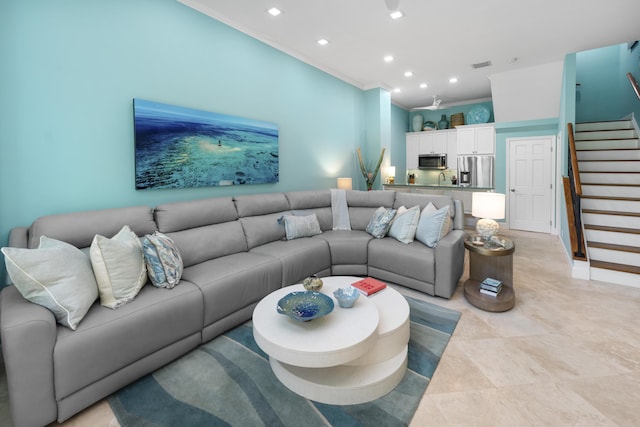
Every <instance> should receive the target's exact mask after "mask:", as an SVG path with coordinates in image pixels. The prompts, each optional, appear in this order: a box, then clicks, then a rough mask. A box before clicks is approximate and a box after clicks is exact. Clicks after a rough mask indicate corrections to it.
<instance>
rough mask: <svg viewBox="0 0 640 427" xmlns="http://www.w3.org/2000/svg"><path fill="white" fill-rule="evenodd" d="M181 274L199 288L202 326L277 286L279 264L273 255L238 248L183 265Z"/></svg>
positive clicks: (255, 300) (279, 276) (259, 298)
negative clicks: (219, 255)
mask: <svg viewBox="0 0 640 427" xmlns="http://www.w3.org/2000/svg"><path fill="white" fill-rule="evenodd" d="M294 242H295V240H294ZM182 278H183V280H189V281H190V282H193V283H194V284H195V285H197V286H198V287H199V288H200V291H201V292H202V297H201V298H202V299H203V300H204V326H205V327H206V326H208V325H210V324H212V323H214V322H216V321H218V320H220V319H222V318H223V317H226V316H228V315H230V314H232V313H235V312H236V311H238V310H240V309H241V308H243V307H246V306H248V305H251V304H253V303H255V302H257V301H260V300H261V299H262V298H263V297H265V296H266V295H268V294H269V293H271V292H273V291H275V290H276V289H279V288H280V287H281V285H282V267H281V265H280V261H279V260H278V259H277V258H273V257H270V256H266V255H262V254H258V253H249V252H242V253H236V254H231V255H227V256H223V257H219V258H216V259H211V260H209V261H205V262H201V263H199V264H196V265H193V266H191V267H188V268H185V269H184V271H183V273H182ZM181 286H182V285H180V286H178V288H180V287H181ZM178 288H176V289H178ZM274 310H275V308H274ZM201 327H202V325H201Z"/></svg>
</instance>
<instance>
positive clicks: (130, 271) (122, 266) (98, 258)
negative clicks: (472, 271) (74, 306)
mask: <svg viewBox="0 0 640 427" xmlns="http://www.w3.org/2000/svg"><path fill="white" fill-rule="evenodd" d="M90 257H91V266H92V267H93V274H94V275H95V277H96V282H97V283H98V293H99V294H100V304H102V305H104V306H105V307H109V308H118V307H120V306H121V305H123V304H126V303H128V302H129V301H131V300H133V298H135V296H136V295H138V292H140V289H142V287H143V286H144V285H145V283H147V267H146V265H145V263H144V256H143V254H142V245H141V244H140V240H139V239H138V236H136V235H135V233H134V232H133V231H131V229H130V228H129V227H128V226H126V225H125V226H124V227H122V229H121V230H120V231H119V232H118V234H116V235H115V236H113V237H112V238H110V239H109V238H107V237H104V236H101V235H99V234H96V236H95V237H94V238H93V243H91V249H90Z"/></svg>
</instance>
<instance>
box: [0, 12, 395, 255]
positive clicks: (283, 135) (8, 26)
mask: <svg viewBox="0 0 640 427" xmlns="http://www.w3.org/2000/svg"><path fill="white" fill-rule="evenodd" d="M0 55H1V57H2V67H0V93H1V94H2V96H0V245H5V244H6V242H7V237H8V233H9V230H10V229H11V228H12V227H15V226H21V225H29V224H30V223H31V222H32V221H33V220H34V219H35V218H37V217H38V216H42V215H48V214H55V213H61V212H70V211H77V210H87V209H100V208H109V207H120V206H129V205H149V206H154V205H156V204H158V203H163V202H168V201H178V200H188V199H195V198H206V197H217V196H226V195H231V194H243V193H258V192H271V191H289V190H299V189H320V188H330V187H334V186H335V182H336V181H335V179H336V177H338V176H354V178H355V175H354V172H356V168H355V161H354V159H355V147H356V146H358V145H360V144H361V143H362V142H363V140H364V136H363V128H364V123H363V122H364V117H365V116H364V110H365V107H366V102H367V101H366V100H365V97H364V92H363V91H362V90H360V89H358V88H355V87H354V86H352V85H349V84H347V83H345V82H343V81H341V80H338V79H336V78H334V77H332V76H329V75H328V74H326V73H324V72H321V71H319V70H318V69H316V68H314V67H311V66H309V65H306V64H304V63H302V62H300V61H298V60H296V59H294V58H292V57H290V56H288V55H286V54H284V53H282V52H280V51H278V50H275V49H273V48H271V47H269V46H267V45H265V44H263V43H261V42H259V41H257V40H255V39H253V38H251V37H248V36H246V35H244V34H242V33H240V32H238V31H236V30H234V29H231V28H229V27H227V26H226V25H224V24H222V23H220V22H217V21H215V20H213V19H211V18H208V17H206V16H204V15H202V14H200V13H198V12H196V11H194V10H192V9H190V8H188V7H186V6H184V5H181V4H180V3H178V2H176V1H174V0H132V1H125V0H116V1H109V2H104V1H97V0H91V1H83V2H77V1H71V0H59V1H56V2H51V1H46V0H30V1H21V0H9V1H3V2H2V3H1V4H0ZM133 98H142V99H148V100H152V101H158V102H162V103H167V104H173V105H180V106H185V107H190V108H195V109H200V110H206V111H213V112H218V113H224V114H231V115H237V116H242V117H248V118H252V119H258V120H265V121H269V122H274V123H277V124H278V126H279V132H280V139H279V141H280V182H279V183H277V184H265V185H251V186H236V187H207V188H194V189H181V190H144V191H136V190H135V186H134V155H133V149H134V141H133V114H132V99H133ZM403 125H404V123H403Z"/></svg>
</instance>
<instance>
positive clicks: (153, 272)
mask: <svg viewBox="0 0 640 427" xmlns="http://www.w3.org/2000/svg"><path fill="white" fill-rule="evenodd" d="M142 247H143V252H144V260H145V262H146V264H147V273H148V274H149V279H150V280H151V283H152V284H153V286H156V287H158V288H168V289H171V288H173V287H175V286H176V285H177V284H178V283H180V278H181V277H182V269H183V268H184V265H183V263H182V256H181V255H180V250H179V249H178V246H176V244H175V242H174V241H173V239H171V238H170V237H169V236H167V235H166V234H163V233H159V232H155V233H153V234H147V235H146V236H144V240H143V241H142Z"/></svg>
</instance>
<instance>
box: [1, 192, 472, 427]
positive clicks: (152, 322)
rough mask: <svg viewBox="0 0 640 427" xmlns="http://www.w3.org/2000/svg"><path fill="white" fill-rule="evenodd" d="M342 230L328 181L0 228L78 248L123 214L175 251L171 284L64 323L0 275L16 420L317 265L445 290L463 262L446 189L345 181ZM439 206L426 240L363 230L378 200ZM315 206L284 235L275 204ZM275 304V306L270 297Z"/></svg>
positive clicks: (118, 378)
mask: <svg viewBox="0 0 640 427" xmlns="http://www.w3.org/2000/svg"><path fill="white" fill-rule="evenodd" d="M346 199H347V203H348V211H349V217H350V222H351V228H352V229H351V230H350V231H345V230H340V231H335V230H332V223H333V221H332V209H331V193H330V191H329V190H319V191H298V192H288V193H269V194H259V195H245V196H236V197H220V198H210V199H204V200H195V201H188V202H178V203H167V204H162V205H159V206H157V207H156V208H155V209H152V208H150V207H146V206H143V207H129V208H119V209H110V210H100V211H89V212H78V213H69V214H62V215H52V216H47V217H42V218H39V219H37V220H36V221H35V222H34V223H33V224H32V225H31V226H30V227H22V228H15V229H13V230H12V231H11V234H10V241H9V245H10V246H14V247H23V248H35V247H37V246H38V242H39V239H40V236H42V235H46V236H47V237H50V238H53V239H58V240H62V241H65V242H68V243H71V244H73V245H74V246H76V247H78V248H81V249H83V250H86V248H87V247H89V246H90V244H91V241H92V239H93V237H94V235H95V234H101V235H104V236H112V235H114V234H115V233H117V232H118V230H119V229H120V228H121V227H122V226H123V225H128V226H129V227H130V228H131V229H132V230H133V231H134V232H135V233H136V234H137V235H138V236H144V235H145V234H149V233H153V232H154V231H159V232H161V233H164V234H166V235H167V236H169V237H171V239H173V241H174V242H175V244H176V245H177V246H178V248H179V250H180V253H181V256H182V260H183V263H184V271H183V273H182V280H181V282H180V283H179V285H178V286H176V287H175V288H173V289H162V288H156V287H153V286H151V285H147V286H144V287H143V288H142V290H141V292H140V293H139V294H138V295H137V296H136V297H135V299H134V300H133V301H131V302H129V303H127V304H125V305H123V306H121V307H119V308H117V309H115V310H112V309H109V308H105V307H103V306H101V305H100V304H99V302H96V303H94V304H93V306H92V307H91V308H90V310H89V312H88V313H87V315H86V316H85V317H84V319H83V320H82V321H81V323H80V324H79V326H78V328H77V329H76V330H75V331H72V330H71V329H69V328H66V327H64V326H61V325H59V324H57V323H56V319H55V318H54V316H53V314H52V313H51V312H50V311H49V310H47V309H46V308H44V307H42V306H40V305H36V304H33V303H31V302H28V301H26V300H25V299H24V298H23V297H22V295H21V294H20V293H19V292H18V291H17V289H15V286H8V287H5V288H4V289H3V291H2V294H1V301H0V330H1V334H2V335H1V339H2V351H3V355H4V362H5V367H6V371H7V382H8V388H9V398H10V407H11V412H12V417H13V422H14V424H15V425H16V426H38V425H46V424H48V423H51V422H54V421H56V420H58V421H64V420H66V419H68V418H69V417H71V416H72V415H74V414H76V413H77V412H79V411H81V410H82V409H84V408H86V407H88V406H90V405H91V404H93V403H94V402H96V401H98V400H100V399H102V398H104V397H106V396H108V395H109V394H111V393H113V392H115V391H117V390H118V389H119V388H121V387H123V386H125V385H126V384H128V383H131V382H132V381H134V380H136V379H138V378H140V377H142V376H144V375H146V374H148V373H150V372H153V371H154V370H156V369H158V368H160V367H161V366H163V365H165V364H166V363H168V362H170V361H172V360H174V359H176V358H178V357H179V356H181V355H183V354H185V353H187V352H188V351H189V350H191V349H193V348H195V347H197V346H198V345H200V344H201V343H203V342H206V341H209V340H211V339H212V338H214V337H216V336H218V335H220V334H222V333H223V332H225V331H227V330H228V329H230V328H232V327H234V326H236V325H238V324H241V323H243V322H245V321H246V320H249V319H250V318H251V315H252V312H253V308H254V307H255V305H256V303H257V302H258V301H260V299H261V298H263V297H264V296H265V295H267V294H269V293H270V292H272V291H274V290H276V289H278V288H280V287H283V286H287V285H291V284H295V283H300V282H301V281H302V279H303V278H305V277H307V276H309V275H312V274H318V275H320V276H327V275H356V276H365V275H370V276H373V277H376V278H379V279H381V280H384V281H389V282H393V283H396V284H399V285H402V286H406V287H408V288H412V289H416V290H418V291H421V292H424V293H426V294H429V295H435V296H441V297H444V298H449V297H450V296H451V295H452V294H453V292H454V291H455V288H456V286H457V283H458V280H459V278H460V276H461V274H462V270H463V265H464V246H463V236H464V232H463V224H464V218H463V211H462V205H461V203H460V202H459V201H457V200H453V199H451V198H450V197H446V196H429V195H420V194H408V193H395V192H390V191H370V192H367V191H347V193H346ZM429 202H432V203H433V204H434V205H435V206H436V207H437V208H441V207H443V206H445V205H449V206H450V210H451V212H452V213H453V230H452V231H451V232H450V233H449V234H447V235H446V236H445V237H444V238H443V239H442V240H440V242H439V243H438V245H437V246H436V247H435V248H429V247H427V246H425V245H423V244H422V243H420V242H417V241H416V242H413V243H409V244H404V243H400V242H399V241H397V240H395V239H393V238H390V237H386V238H382V239H374V238H372V236H371V235H369V234H368V233H366V232H365V231H364V230H365V228H366V226H367V224H368V222H369V220H370V218H371V216H372V214H373V213H374V211H375V210H376V208H378V207H380V206H385V207H388V208H389V207H395V208H397V207H399V206H402V205H404V206H407V207H410V206H415V205H420V209H423V208H424V207H425V206H426V205H427V204H428V203H429ZM295 211H306V212H307V213H308V212H313V213H315V214H316V215H317V218H318V221H319V224H320V227H321V230H322V233H321V234H319V235H315V236H313V237H306V238H300V239H295V240H283V237H284V236H285V232H284V228H283V226H282V225H281V224H279V223H278V218H280V217H281V216H282V215H283V214H287V213H291V212H295ZM274 309H275V308H274Z"/></svg>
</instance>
